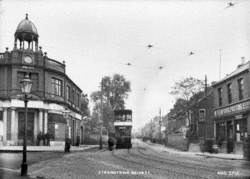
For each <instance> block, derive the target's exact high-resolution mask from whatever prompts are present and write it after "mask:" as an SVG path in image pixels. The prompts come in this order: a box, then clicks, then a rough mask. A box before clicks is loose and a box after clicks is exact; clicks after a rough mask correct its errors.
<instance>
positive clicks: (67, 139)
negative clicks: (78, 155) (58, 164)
mask: <svg viewBox="0 0 250 179" xmlns="http://www.w3.org/2000/svg"><path fill="white" fill-rule="evenodd" d="M70 143H71V140H70V139H69V138H66V139H65V148H64V152H70Z"/></svg>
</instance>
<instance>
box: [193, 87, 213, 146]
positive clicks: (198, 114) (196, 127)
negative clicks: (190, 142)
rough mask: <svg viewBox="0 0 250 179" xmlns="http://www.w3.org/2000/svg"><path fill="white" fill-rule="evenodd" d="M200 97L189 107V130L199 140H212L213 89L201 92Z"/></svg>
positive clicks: (211, 141)
mask: <svg viewBox="0 0 250 179" xmlns="http://www.w3.org/2000/svg"><path fill="white" fill-rule="evenodd" d="M201 95H202V96H201V97H200V98H199V99H198V100H197V101H196V102H195V103H194V104H193V105H192V106H191V107H190V110H189V112H190V113H191V115H190V117H191V125H190V128H191V131H192V134H193V136H194V137H195V139H196V140H197V141H199V142H203V143H204V142H208V141H210V144H212V143H213V141H214V116H213V100H214V99H213V89H212V88H211V87H210V88H208V89H207V90H206V92H204V93H203V92H201ZM210 147H212V146H210Z"/></svg>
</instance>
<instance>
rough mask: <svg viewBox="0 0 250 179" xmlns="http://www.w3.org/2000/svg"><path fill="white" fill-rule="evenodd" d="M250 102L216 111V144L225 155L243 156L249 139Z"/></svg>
mask: <svg viewBox="0 0 250 179" xmlns="http://www.w3.org/2000/svg"><path fill="white" fill-rule="evenodd" d="M249 104H250V102H249V101H245V102H242V103H238V104H235V105H232V106H229V107H224V108H221V109H217V110H215V124H216V142H217V144H218V145H219V147H220V150H221V152H223V153H237V154H243V143H244V140H245V139H246V138H247V135H248V134H247V123H248V122H247V120H250V116H249Z"/></svg>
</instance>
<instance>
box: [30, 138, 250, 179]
mask: <svg viewBox="0 0 250 179" xmlns="http://www.w3.org/2000/svg"><path fill="white" fill-rule="evenodd" d="M29 173H30V176H31V177H34V178H35V177H38V178H53V179H63V178H64V179H71V178H72V179H82V178H83V179H84V178H86V179H92V178H93V179H94V178H104V179H105V178H107V179H112V178H131V179H132V178H142V179H144V178H147V179H148V178H159V179H160V178H164V179H165V178H178V179H179V178H185V179H186V178H243V177H246V178H248V177H250V163H249V162H246V161H243V160H224V159H218V158H206V157H204V156H195V155H185V154H174V153H168V152H161V151H160V150H158V148H157V147H154V146H152V145H149V144H147V143H144V142H142V141H140V140H134V141H133V148H132V149H131V150H130V151H129V150H126V149H124V150H115V151H114V152H110V151H108V150H107V149H104V150H101V151H100V150H98V149H89V150H86V151H84V152H77V153H71V154H68V155H64V156H62V157H60V158H54V159H50V160H44V161H41V162H37V163H34V164H32V165H30V166H29ZM247 176H248V177H247Z"/></svg>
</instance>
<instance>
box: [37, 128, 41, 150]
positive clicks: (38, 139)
mask: <svg viewBox="0 0 250 179" xmlns="http://www.w3.org/2000/svg"><path fill="white" fill-rule="evenodd" d="M36 138H37V140H36V145H37V146H39V145H40V141H41V138H42V132H41V131H40V132H39V133H38V134H37V137H36Z"/></svg>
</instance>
